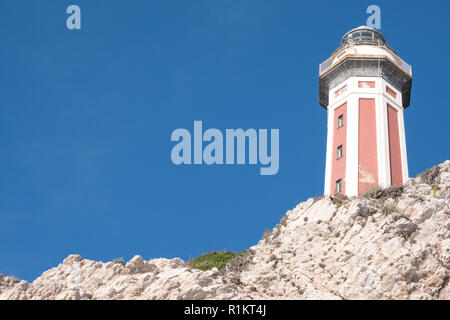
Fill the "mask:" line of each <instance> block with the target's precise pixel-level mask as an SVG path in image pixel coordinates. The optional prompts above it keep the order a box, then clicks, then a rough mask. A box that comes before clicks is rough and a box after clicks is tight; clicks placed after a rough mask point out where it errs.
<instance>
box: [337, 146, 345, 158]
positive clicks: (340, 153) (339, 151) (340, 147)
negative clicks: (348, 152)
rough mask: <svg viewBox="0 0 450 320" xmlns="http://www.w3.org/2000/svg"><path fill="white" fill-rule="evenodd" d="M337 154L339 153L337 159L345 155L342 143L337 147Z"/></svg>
mask: <svg viewBox="0 0 450 320" xmlns="http://www.w3.org/2000/svg"><path fill="white" fill-rule="evenodd" d="M336 154H337V156H336V158H337V159H339V158H342V156H343V155H344V151H343V148H342V144H341V145H340V146H339V147H337V152H336Z"/></svg>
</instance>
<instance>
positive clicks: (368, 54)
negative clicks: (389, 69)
mask: <svg viewBox="0 0 450 320" xmlns="http://www.w3.org/2000/svg"><path fill="white" fill-rule="evenodd" d="M346 58H360V59H388V60H390V61H391V62H392V63H393V64H394V65H395V66H397V67H398V68H399V69H401V70H402V71H403V72H404V73H406V74H407V75H409V76H410V77H412V68H411V66H410V65H409V64H408V63H406V62H405V61H404V60H403V59H402V58H400V57H399V56H398V55H397V54H396V53H395V52H394V50H392V49H391V48H390V47H388V46H387V45H370V44H361V43H358V44H346V45H344V46H342V47H340V48H339V49H338V50H336V51H335V52H334V53H333V54H332V55H331V57H330V58H328V59H327V60H325V61H324V62H322V63H321V64H320V65H319V77H321V76H322V75H324V74H326V73H327V72H329V71H330V70H331V69H333V67H335V66H336V65H338V64H339V63H340V62H341V61H343V60H345V59H346Z"/></svg>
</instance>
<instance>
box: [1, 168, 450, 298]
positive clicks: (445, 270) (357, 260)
mask: <svg viewBox="0 0 450 320" xmlns="http://www.w3.org/2000/svg"><path fill="white" fill-rule="evenodd" d="M449 267H450V161H446V162H444V163H442V164H440V165H439V166H436V167H433V168H431V169H430V170H427V171H426V172H424V173H422V174H420V175H419V176H418V177H417V178H415V179H410V180H408V182H407V183H406V185H405V186H404V187H394V188H388V189H384V190H373V191H372V192H369V193H367V194H365V195H363V196H361V197H359V198H353V199H348V198H346V197H342V196H341V197H321V198H315V199H309V200H307V201H305V202H303V203H300V204H299V205H298V206H297V207H296V208H294V209H293V210H290V211H288V212H287V213H286V215H285V216H284V217H283V219H282V220H281V222H280V224H278V225H277V226H275V228H274V229H273V230H272V232H268V233H266V235H265V236H264V238H263V239H262V240H260V241H259V242H258V244H256V245H255V246H253V247H251V248H250V249H249V250H248V251H247V254H246V255H244V256H242V257H239V258H237V259H235V260H232V261H231V262H230V263H228V265H227V266H226V267H225V268H224V269H222V270H217V269H212V270H210V271H200V270H197V269H192V268H190V267H189V266H188V265H187V264H186V263H185V262H184V261H182V260H181V259H170V260H169V259H153V260H149V261H145V260H143V259H142V258H141V257H140V256H135V257H134V258H133V259H131V260H130V261H129V262H128V263H126V264H124V263H118V262H107V263H103V262H97V261H92V260H86V259H83V258H82V257H81V256H78V255H71V256H69V257H67V258H66V259H65V260H64V261H63V262H62V263H61V264H60V265H58V266H57V267H56V268H53V269H51V270H48V271H46V272H44V273H43V274H42V275H41V276H40V277H39V278H37V279H36V280H35V281H34V282H33V283H31V284H30V283H27V282H26V281H20V280H18V279H16V278H14V277H2V276H0V299H450V284H449V276H450V272H449Z"/></svg>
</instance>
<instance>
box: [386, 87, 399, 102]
mask: <svg viewBox="0 0 450 320" xmlns="http://www.w3.org/2000/svg"><path fill="white" fill-rule="evenodd" d="M386 92H387V93H388V94H390V95H391V96H392V97H393V98H394V99H397V93H396V92H395V91H394V90H392V89H391V88H389V87H388V86H386Z"/></svg>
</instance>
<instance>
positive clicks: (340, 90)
mask: <svg viewBox="0 0 450 320" xmlns="http://www.w3.org/2000/svg"><path fill="white" fill-rule="evenodd" d="M345 91H347V85H344V86H343V87H341V88H340V89H338V90H336V91H335V92H334V97H335V98H336V97H338V96H340V95H341V94H343V93H344V92H345Z"/></svg>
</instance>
